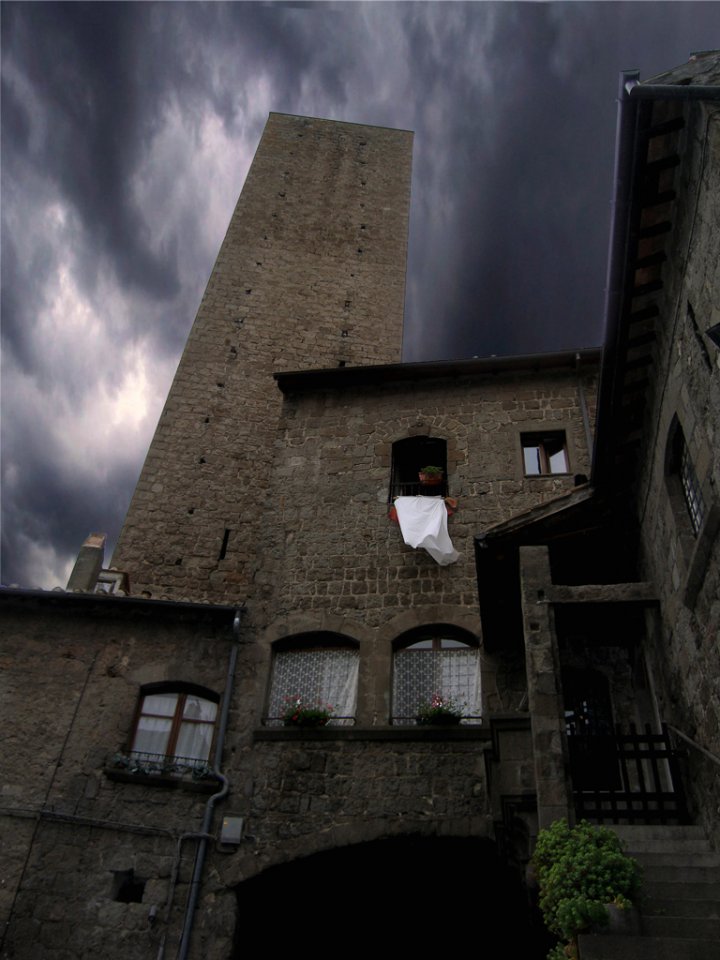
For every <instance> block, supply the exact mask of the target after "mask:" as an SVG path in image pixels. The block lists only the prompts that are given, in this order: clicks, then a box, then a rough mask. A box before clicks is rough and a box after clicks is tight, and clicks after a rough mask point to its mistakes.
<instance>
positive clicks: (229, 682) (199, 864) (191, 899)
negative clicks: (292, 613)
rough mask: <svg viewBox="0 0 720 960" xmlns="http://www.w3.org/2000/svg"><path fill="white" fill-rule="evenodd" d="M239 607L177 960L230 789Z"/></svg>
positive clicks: (185, 947)
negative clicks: (225, 762) (211, 784)
mask: <svg viewBox="0 0 720 960" xmlns="http://www.w3.org/2000/svg"><path fill="white" fill-rule="evenodd" d="M240 613H241V610H240V607H237V608H236V610H235V617H234V619H233V635H234V638H235V640H234V643H233V645H232V649H231V651H230V660H229V661H228V669H227V676H226V678H225V693H224V695H223V705H222V710H221V712H220V726H219V728H218V735H217V740H216V744H215V758H214V766H213V775H214V776H215V777H216V778H217V779H218V780H219V781H220V783H221V784H222V786H221V788H220V790H218V792H217V793H214V794H213V795H212V796H211V797H210V798H209V799H208V802H207V803H206V804H205V816H204V817H203V822H202V827H201V828H200V833H201V834H202V836H201V837H200V839H199V841H198V848H197V853H196V854H195V868H194V870H193V875H192V881H191V883H190V893H189V894H188V900H187V904H186V906H185V920H184V922H183V932H182V938H181V940H180V947H179V949H178V954H177V960H186V958H187V955H188V951H189V950H190V937H191V935H192V929H193V923H194V921H195V909H196V907H197V902H198V898H199V896H200V882H201V880H202V873H203V867H204V866H205V856H206V854H207V847H208V839H209V835H210V827H211V826H212V819H213V814H214V812H215V806H216V805H217V804H218V803H219V802H220V801H221V800H224V799H225V797H226V796H227V795H228V792H229V790H230V782H229V781H228V778H227V777H226V776H225V775H224V774H222V773H221V772H220V764H221V763H222V753H223V746H224V744H225V734H226V732H227V724H228V716H229V713H230V699H231V697H232V690H233V680H234V678H235V666H236V664H237V658H238V650H239V647H240Z"/></svg>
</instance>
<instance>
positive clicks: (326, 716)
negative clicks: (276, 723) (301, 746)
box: [282, 694, 333, 727]
mask: <svg viewBox="0 0 720 960" xmlns="http://www.w3.org/2000/svg"><path fill="white" fill-rule="evenodd" d="M284 703H285V712H284V713H283V718H282V719H283V724H284V725H285V726H286V727H324V726H325V725H326V723H327V722H328V721H329V720H330V719H331V718H332V712H333V707H332V705H331V704H327V705H323V704H321V703H320V702H317V703H304V702H303V699H302V697H301V696H300V695H299V694H297V695H296V696H294V697H285V699H284Z"/></svg>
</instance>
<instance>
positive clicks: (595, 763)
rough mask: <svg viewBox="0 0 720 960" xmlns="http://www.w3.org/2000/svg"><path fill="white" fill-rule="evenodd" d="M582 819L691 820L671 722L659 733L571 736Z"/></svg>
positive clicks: (647, 726)
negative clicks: (671, 732) (669, 730)
mask: <svg viewBox="0 0 720 960" xmlns="http://www.w3.org/2000/svg"><path fill="white" fill-rule="evenodd" d="M568 746H569V748H570V769H571V773H572V776H573V785H574V787H575V789H574V798H575V810H576V813H577V815H578V817H584V818H586V819H588V820H596V821H597V822H598V823H603V822H610V823H620V822H626V823H663V824H665V823H689V822H690V817H689V814H688V808H687V801H686V798H685V792H684V789H683V783H682V778H681V776H680V767H679V762H678V755H677V752H676V751H675V750H674V749H673V746H672V744H671V742H670V736H669V733H668V729H667V725H666V724H663V725H662V731H661V732H660V733H653V732H652V728H651V726H650V724H645V732H644V733H638V732H637V729H636V727H635V725H634V724H630V732H629V733H623V732H622V730H621V728H620V727H618V728H617V731H616V733H615V734H614V735H607V736H592V735H588V736H583V735H570V736H568Z"/></svg>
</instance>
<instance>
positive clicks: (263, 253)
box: [113, 114, 412, 602]
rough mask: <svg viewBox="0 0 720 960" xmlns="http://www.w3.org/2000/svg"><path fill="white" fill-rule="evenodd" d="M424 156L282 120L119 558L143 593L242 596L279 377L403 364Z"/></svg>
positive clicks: (187, 358)
mask: <svg viewBox="0 0 720 960" xmlns="http://www.w3.org/2000/svg"><path fill="white" fill-rule="evenodd" d="M411 151H412V134H411V133H409V132H406V131H399V130H388V129H384V128H379V127H367V126H360V125H355V124H346V123H337V122H333V121H327V120H313V119H308V118H303V117H291V116H286V115H283V114H271V115H270V118H269V120H268V123H267V126H266V128H265V132H264V134H263V137H262V140H261V142H260V145H259V147H258V150H257V153H256V155H255V159H254V161H253V164H252V166H251V169H250V172H249V174H248V177H247V181H246V183H245V186H244V188H243V191H242V194H241V196H240V199H239V201H238V204H237V207H236V209H235V212H234V214H233V216H232V219H231V221H230V225H229V227H228V232H227V235H226V237H225V240H224V242H223V245H222V247H221V249H220V253H219V254H218V258H217V261H216V263H215V266H214V268H213V272H212V275H211V277H210V280H209V282H208V286H207V289H206V291H205V295H204V297H203V300H202V303H201V305H200V308H199V311H198V315H197V318H196V320H195V324H194V326H193V328H192V331H191V333H190V336H189V339H188V342H187V346H186V348H185V352H184V354H183V357H182V359H181V361H180V365H179V367H178V371H177V374H176V376H175V380H174V382H173V386H172V388H171V391H170V394H169V396H168V400H167V403H166V405H165V409H164V410H163V413H162V415H161V417H160V421H159V425H158V429H157V432H156V435H155V438H154V440H153V443H152V446H151V448H150V451H149V453H148V456H147V460H146V462H145V466H144V468H143V471H142V475H141V477H140V480H139V482H138V485H137V489H136V491H135V495H134V498H133V501H132V504H131V506H130V510H129V512H128V515H127V518H126V521H125V526H124V528H123V531H122V534H121V536H120V539H119V542H118V546H117V548H116V551H115V556H114V559H113V562H114V565H115V566H117V567H121V568H123V569H126V570H128V571H129V573H130V577H131V585H132V590H133V592H134V593H138V592H140V591H142V590H149V591H151V592H152V593H153V595H154V596H167V597H171V598H175V599H178V598H180V599H182V598H192V599H203V598H208V599H212V600H214V601H216V602H222V601H225V600H229V601H231V602H234V601H237V600H238V599H245V598H246V597H247V596H248V595H249V593H250V592H251V590H252V583H253V573H254V559H255V551H254V545H255V543H256V542H257V540H258V535H259V532H260V528H259V526H258V512H257V510H256V509H254V508H253V504H254V503H256V502H258V501H260V502H261V501H262V500H263V499H264V497H265V496H266V495H267V488H268V480H269V467H270V461H271V457H272V439H273V434H274V430H275V427H276V424H277V417H278V414H279V411H280V394H279V392H278V390H277V388H276V386H275V384H274V382H273V379H272V374H273V372H274V371H276V370H282V369H284V370H288V369H290V370H292V369H299V368H306V367H316V368H317V367H337V366H338V364H347V365H358V364H370V363H381V362H389V361H397V360H399V359H400V349H401V342H402V321H403V303H404V289H405V263H406V253H407V232H408V216H409V203H410V167H411ZM223 557H224V558H226V559H227V560H228V561H229V562H228V563H226V564H224V565H221V561H222V558H223Z"/></svg>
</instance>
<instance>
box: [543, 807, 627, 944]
mask: <svg viewBox="0 0 720 960" xmlns="http://www.w3.org/2000/svg"><path fill="white" fill-rule="evenodd" d="M533 863H534V865H535V872H536V874H537V879H538V884H539V886H540V909H541V910H542V914H543V918H544V920H545V925H546V927H547V928H548V930H550V931H551V932H552V933H555V934H557V936H559V937H561V938H562V939H563V940H565V941H568V942H570V943H572V942H574V941H575V939H576V937H577V935H578V933H580V932H582V931H583V930H586V929H587V928H588V927H590V926H592V925H593V924H599V925H604V924H607V922H608V920H609V917H608V912H607V909H606V907H605V904H607V903H615V904H616V905H617V906H619V907H629V906H631V902H632V900H633V898H634V897H635V896H636V895H637V892H638V889H639V887H640V868H639V866H638V864H637V863H636V862H635V861H634V860H633V859H632V858H631V857H628V856H626V854H624V853H623V852H622V848H621V846H620V840H619V838H618V836H617V834H615V833H613V832H612V830H608V829H606V828H605V827H594V826H593V825H592V824H590V823H588V822H587V820H583V821H581V822H580V823H578V824H577V826H575V827H569V826H568V823H567V820H556V821H555V823H553V824H552V826H550V827H548V828H547V829H546V830H541V831H540V833H539V834H538V840H537V846H536V847H535V854H534V856H533ZM555 950H556V953H555V956H560V955H561V954H560V951H561V950H562V948H561V947H556V948H555ZM566 955H567V954H566ZM551 956H552V953H551Z"/></svg>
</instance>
